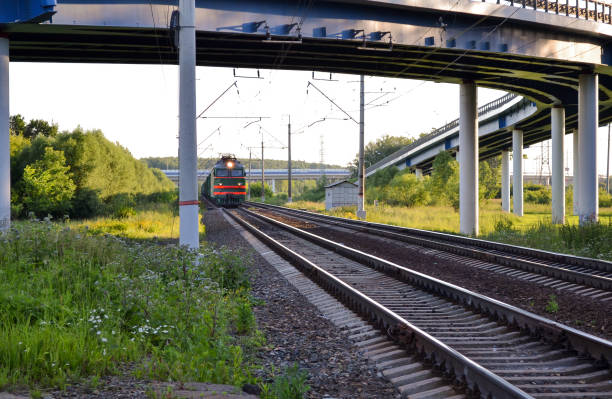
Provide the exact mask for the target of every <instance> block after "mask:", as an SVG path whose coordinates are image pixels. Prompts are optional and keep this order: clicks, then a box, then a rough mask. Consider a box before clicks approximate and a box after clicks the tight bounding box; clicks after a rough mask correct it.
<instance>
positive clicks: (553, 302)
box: [544, 294, 559, 313]
mask: <svg viewBox="0 0 612 399" xmlns="http://www.w3.org/2000/svg"><path fill="white" fill-rule="evenodd" d="M544 310H546V311H547V312H548V313H557V312H558V311H559V303H558V302H557V297H556V296H555V295H554V294H550V297H549V299H548V302H547V303H546V307H545V308H544Z"/></svg>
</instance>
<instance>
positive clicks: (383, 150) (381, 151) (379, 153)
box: [349, 135, 415, 177]
mask: <svg viewBox="0 0 612 399" xmlns="http://www.w3.org/2000/svg"><path fill="white" fill-rule="evenodd" d="M414 141H415V140H414V139H413V138H410V137H401V136H389V135H385V136H383V137H381V138H379V139H377V140H376V141H375V142H369V143H368V144H367V145H366V146H365V148H364V152H363V163H364V164H365V167H366V169H367V168H369V167H370V166H372V165H374V164H375V163H376V162H378V161H381V160H382V159H383V158H385V157H386V156H389V155H391V154H393V153H394V152H396V151H398V150H400V149H401V148H403V147H405V146H407V145H409V144H412V143H413V142H414ZM358 167H359V154H357V155H356V156H355V159H354V160H353V162H351V163H350V164H349V169H351V170H352V172H353V176H354V177H355V176H357V168H358Z"/></svg>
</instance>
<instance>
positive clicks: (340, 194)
mask: <svg viewBox="0 0 612 399" xmlns="http://www.w3.org/2000/svg"><path fill="white" fill-rule="evenodd" d="M358 190H359V187H358V186H357V185H356V184H355V183H351V182H349V181H348V180H342V181H339V182H336V183H332V184H329V185H327V186H325V210H327V211H328V210H330V209H332V208H337V207H340V206H357V202H358V199H359V191H358Z"/></svg>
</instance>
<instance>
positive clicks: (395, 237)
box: [247, 202, 612, 301]
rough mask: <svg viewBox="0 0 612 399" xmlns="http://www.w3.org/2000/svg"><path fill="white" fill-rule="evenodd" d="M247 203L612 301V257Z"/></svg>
mask: <svg viewBox="0 0 612 399" xmlns="http://www.w3.org/2000/svg"><path fill="white" fill-rule="evenodd" d="M247 205H248V206H252V207H256V208H259V209H265V210H269V211H273V212H275V213H279V214H281V215H285V216H289V217H297V218H299V219H302V220H308V221H312V222H315V223H317V224H322V225H328V226H332V227H336V228H337V227H341V228H346V229H350V230H353V231H358V232H361V233H366V234H372V235H375V236H377V237H384V238H385V239H388V240H392V241H399V242H401V243H403V244H404V245H405V244H408V245H415V246H420V247H426V248H430V249H431V250H432V251H436V255H437V256H440V257H442V258H446V259H449V260H465V259H466V258H469V259H473V260H474V261H471V262H469V264H470V266H473V267H477V268H480V269H484V270H488V271H491V272H495V273H503V274H506V275H510V276H512V277H513V278H516V279H522V280H526V281H532V282H535V283H538V284H540V285H543V286H547V287H551V288H555V289H558V290H571V291H573V292H574V293H575V294H578V295H582V296H586V297H590V298H593V299H597V300H600V301H612V262H607V261H602V260H597V259H590V258H583V257H578V256H572V255H565V254H558V253H553V252H548V251H542V250H536V249H532V248H525V247H517V246H513V245H507V244H502V243H496V242H491V241H485V240H479V239H473V238H468V237H462V236H456V235H452V234H445V233H438V232H432V231H426V230H418V229H410V228H405V227H397V226H391V225H385V224H379V223H370V222H363V221H359V220H351V219H344V218H338V217H333V216H326V215H320V214H316V213H312V212H307V211H301V210H294V209H289V208H284V207H279V206H273V205H267V204H259V203H253V202H249V203H247Z"/></svg>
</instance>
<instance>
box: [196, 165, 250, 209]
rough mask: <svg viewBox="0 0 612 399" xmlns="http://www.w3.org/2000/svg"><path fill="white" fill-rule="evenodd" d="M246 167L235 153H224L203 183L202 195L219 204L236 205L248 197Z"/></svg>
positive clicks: (224, 205) (225, 205)
mask: <svg viewBox="0 0 612 399" xmlns="http://www.w3.org/2000/svg"><path fill="white" fill-rule="evenodd" d="M246 189H247V187H246V174H245V171H244V167H243V166H242V164H241V163H240V161H238V160H237V159H236V157H235V156H233V155H223V156H221V159H220V160H218V161H217V163H216V164H215V166H213V168H212V169H211V170H210V173H209V175H208V177H207V178H206V181H204V184H202V191H201V193H202V195H203V196H205V197H206V198H208V199H209V200H210V201H211V202H213V203H214V204H215V205H217V206H223V207H236V206H238V205H240V204H241V203H242V202H243V201H244V200H245V199H246Z"/></svg>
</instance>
